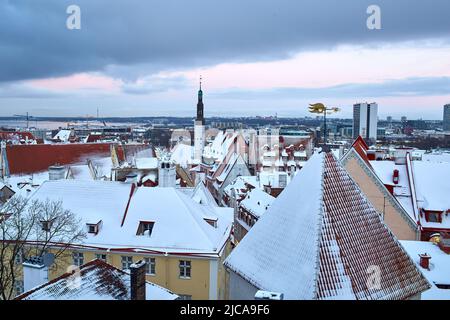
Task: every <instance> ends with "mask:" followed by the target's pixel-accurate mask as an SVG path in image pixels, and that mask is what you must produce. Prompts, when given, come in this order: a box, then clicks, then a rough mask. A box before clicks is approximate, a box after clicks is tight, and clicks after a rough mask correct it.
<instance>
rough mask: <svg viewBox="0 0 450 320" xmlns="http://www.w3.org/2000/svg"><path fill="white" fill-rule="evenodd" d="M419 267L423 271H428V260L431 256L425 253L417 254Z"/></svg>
mask: <svg viewBox="0 0 450 320" xmlns="http://www.w3.org/2000/svg"><path fill="white" fill-rule="evenodd" d="M419 257H420V266H421V267H422V268H424V269H427V270H430V259H431V256H430V255H428V254H427V253H423V254H419Z"/></svg>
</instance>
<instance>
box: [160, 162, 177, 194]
mask: <svg viewBox="0 0 450 320" xmlns="http://www.w3.org/2000/svg"><path fill="white" fill-rule="evenodd" d="M176 183H177V173H176V168H175V166H174V165H173V163H171V162H170V161H167V160H163V161H161V163H160V164H159V167H158V187H161V188H175V187H176Z"/></svg>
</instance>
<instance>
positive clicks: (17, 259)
mask: <svg viewBox="0 0 450 320" xmlns="http://www.w3.org/2000/svg"><path fill="white" fill-rule="evenodd" d="M23 258H24V257H23V252H22V250H21V251H19V252H17V254H16V256H15V257H14V261H15V263H16V264H22V262H23V260H24V259H23Z"/></svg>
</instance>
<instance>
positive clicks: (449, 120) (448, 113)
mask: <svg viewBox="0 0 450 320" xmlns="http://www.w3.org/2000/svg"><path fill="white" fill-rule="evenodd" d="M443 121H444V122H443V128H444V131H449V132H450V103H449V104H446V105H445V106H444V119H443Z"/></svg>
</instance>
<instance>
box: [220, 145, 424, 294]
mask: <svg viewBox="0 0 450 320" xmlns="http://www.w3.org/2000/svg"><path fill="white" fill-rule="evenodd" d="M225 264H226V265H227V266H228V267H229V268H230V269H231V270H233V271H234V272H236V273H238V274H239V275H241V276H242V277H243V278H244V279H247V280H248V281H249V282H250V283H252V284H253V285H254V286H256V287H257V288H259V289H261V290H268V291H276V292H282V293H284V294H285V297H286V299H407V298H410V297H412V296H415V295H416V294H419V293H421V292H423V291H424V290H426V289H427V288H429V284H428V282H427V281H426V280H425V278H423V276H422V275H421V273H420V272H419V271H418V270H417V268H416V267H415V265H414V263H412V261H411V260H410V259H409V257H408V255H407V254H406V252H405V251H404V250H403V249H402V247H401V245H400V244H399V242H398V240H397V239H396V238H395V237H394V236H393V234H392V233H391V232H390V231H389V229H388V228H387V227H386V225H385V224H384V223H383V222H382V220H381V217H380V214H379V213H378V212H377V211H376V210H375V209H374V208H373V206H372V205H371V204H370V203H369V201H368V200H367V199H366V198H365V197H364V195H363V194H362V192H361V190H360V189H359V187H358V186H357V184H356V183H355V182H354V181H353V180H352V179H351V177H350V176H349V174H348V173H347V172H346V171H345V169H344V168H343V167H342V166H341V165H340V163H339V162H338V161H337V160H336V158H335V157H334V156H333V155H332V154H323V153H321V154H319V155H317V154H316V155H314V156H313V157H312V158H311V159H310V160H309V161H308V163H307V165H306V166H305V167H304V168H303V169H302V170H301V171H300V172H299V174H298V175H297V176H296V177H295V178H294V179H293V181H292V182H291V184H290V185H288V187H287V188H286V189H285V190H284V191H283V192H282V193H281V195H280V196H279V197H278V198H277V199H276V200H275V201H274V203H273V204H272V206H271V207H270V208H269V210H268V211H267V213H266V214H265V215H264V216H263V217H262V218H261V219H260V220H259V222H258V223H257V224H255V226H254V227H253V229H252V230H251V231H250V232H249V233H248V234H247V236H246V237H245V238H244V239H243V240H242V241H241V242H240V244H239V245H238V246H237V248H236V249H235V250H234V251H233V252H232V253H231V254H230V256H229V257H228V259H227V260H226V261H225ZM371 266H379V268H380V271H381V272H382V273H383V274H384V275H385V276H384V277H383V278H382V281H381V288H380V289H373V288H368V287H367V277H368V275H367V272H368V271H367V270H368V268H370V267H371Z"/></svg>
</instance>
